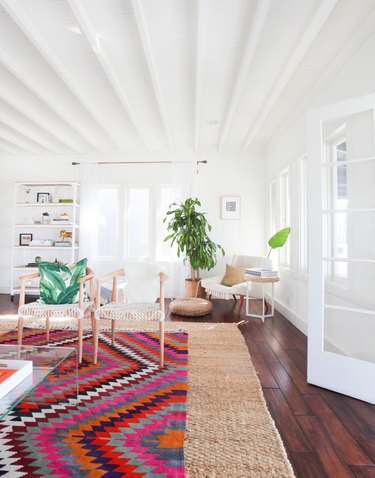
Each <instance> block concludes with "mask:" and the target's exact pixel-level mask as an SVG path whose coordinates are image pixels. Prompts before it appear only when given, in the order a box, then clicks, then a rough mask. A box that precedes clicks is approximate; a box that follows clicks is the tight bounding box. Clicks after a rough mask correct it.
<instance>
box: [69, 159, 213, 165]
mask: <svg viewBox="0 0 375 478" xmlns="http://www.w3.org/2000/svg"><path fill="white" fill-rule="evenodd" d="M189 163H196V164H207V159H202V160H200V161H97V162H96V164H189ZM80 164H81V163H77V162H75V161H73V162H72V166H78V165H80Z"/></svg>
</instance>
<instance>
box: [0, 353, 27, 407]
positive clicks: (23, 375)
mask: <svg viewBox="0 0 375 478" xmlns="http://www.w3.org/2000/svg"><path fill="white" fill-rule="evenodd" d="M32 373H33V363H32V361H31V360H0V399H1V398H3V397H4V396H5V395H6V394H7V393H9V392H11V391H12V390H13V389H14V388H15V387H17V385H19V384H20V383H21V382H23V381H24V380H26V379H28V378H29V377H30V379H31V380H32V377H31V376H32Z"/></svg>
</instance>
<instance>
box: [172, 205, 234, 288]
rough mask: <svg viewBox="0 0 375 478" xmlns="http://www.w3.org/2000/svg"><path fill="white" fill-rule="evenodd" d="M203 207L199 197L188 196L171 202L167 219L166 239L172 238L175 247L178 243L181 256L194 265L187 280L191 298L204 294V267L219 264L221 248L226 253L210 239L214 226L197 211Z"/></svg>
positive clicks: (186, 284)
mask: <svg viewBox="0 0 375 478" xmlns="http://www.w3.org/2000/svg"><path fill="white" fill-rule="evenodd" d="M200 206H201V203H200V201H199V200H198V199H197V198H195V199H193V198H188V199H186V200H185V201H184V202H181V203H179V204H177V203H173V204H171V205H170V207H169V211H168V212H167V214H166V217H165V218H164V222H166V223H167V230H168V232H169V234H168V235H167V236H166V237H165V239H164V241H171V246H173V244H176V245H177V256H178V257H180V256H181V255H184V256H185V257H184V263H186V261H187V260H188V261H189V264H190V277H189V278H187V279H186V280H185V289H186V296H187V297H199V296H201V297H202V296H203V293H204V291H203V288H202V287H200V270H201V269H206V270H210V269H212V268H213V267H214V266H215V264H216V262H217V259H216V254H217V252H218V251H220V252H221V253H222V254H223V255H224V254H225V252H224V249H223V248H222V247H221V246H220V245H219V244H216V243H215V242H214V241H212V240H211V239H210V238H209V236H208V233H209V232H210V231H211V229H212V227H211V225H210V224H209V223H208V222H207V219H206V216H205V213H203V212H200V211H197V207H200Z"/></svg>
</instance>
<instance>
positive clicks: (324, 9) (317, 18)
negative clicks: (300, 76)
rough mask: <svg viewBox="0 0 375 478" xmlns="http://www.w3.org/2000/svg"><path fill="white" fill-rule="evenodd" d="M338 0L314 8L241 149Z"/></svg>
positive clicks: (272, 104)
mask: <svg viewBox="0 0 375 478" xmlns="http://www.w3.org/2000/svg"><path fill="white" fill-rule="evenodd" d="M337 2H338V0H322V1H321V3H320V5H319V7H318V9H317V10H316V12H315V14H314V16H313V17H312V19H311V21H310V23H309V25H308V27H307V28H306V30H305V32H304V34H303V35H302V38H300V40H299V41H298V44H297V46H296V48H295V49H294V51H293V53H292V55H291V56H290V57H289V60H288V62H287V64H286V65H285V67H284V68H283V70H282V73H281V75H280V77H279V79H278V81H277V82H276V84H275V85H274V86H273V87H272V89H271V91H272V93H271V94H270V96H269V97H268V99H267V100H266V101H265V103H264V105H263V107H262V109H261V111H260V112H259V114H258V115H257V119H256V121H255V122H254V123H253V125H252V126H251V128H250V130H249V132H248V134H247V136H246V139H245V141H244V143H243V146H242V149H243V150H246V149H248V147H249V146H250V145H251V143H252V142H253V140H254V138H255V136H256V134H257V133H258V131H259V129H260V128H261V126H262V125H263V123H264V121H265V120H266V118H267V117H268V115H269V114H270V112H271V110H272V108H273V107H274V106H275V104H276V102H277V100H278V99H279V97H280V96H281V94H282V92H283V91H284V89H285V87H286V86H287V84H288V82H289V80H290V79H291V77H292V76H293V74H294V72H295V71H296V70H297V68H298V65H299V64H300V63H301V61H302V59H303V58H304V56H305V55H306V53H307V51H308V49H309V48H310V47H311V45H312V43H313V42H314V40H315V39H316V37H317V36H318V34H319V32H320V30H321V29H322V27H323V25H324V24H325V22H326V21H327V19H328V17H329V16H330V14H331V13H332V10H333V9H334V8H335V6H336V4H337Z"/></svg>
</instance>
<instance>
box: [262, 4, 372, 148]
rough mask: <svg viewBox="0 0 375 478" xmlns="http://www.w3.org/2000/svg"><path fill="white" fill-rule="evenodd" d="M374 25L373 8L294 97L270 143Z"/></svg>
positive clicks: (331, 75) (287, 127)
mask: <svg viewBox="0 0 375 478" xmlns="http://www.w3.org/2000/svg"><path fill="white" fill-rule="evenodd" d="M374 25H375V9H374V10H372V12H371V13H370V14H369V15H368V16H367V17H366V19H365V21H364V22H363V23H361V25H360V27H359V28H357V30H356V31H355V33H354V35H351V36H350V38H349V40H348V41H347V42H346V43H345V44H344V45H340V51H339V52H337V53H336V55H335V57H334V58H333V59H332V61H330V63H329V65H326V66H325V68H324V70H323V71H321V72H320V73H319V77H318V78H317V79H315V80H314V82H313V84H312V85H311V86H310V88H309V89H308V90H307V91H304V94H303V97H301V96H300V97H299V98H298V99H296V102H295V105H296V106H295V107H294V108H293V109H291V110H290V111H289V113H288V114H287V116H286V117H285V116H284V117H283V121H282V122H280V123H279V124H278V126H277V127H276V129H275V132H274V133H273V134H272V138H271V140H270V144H274V143H277V141H278V140H279V139H280V137H281V136H282V134H283V133H284V132H285V131H287V130H288V129H289V128H290V126H291V125H292V124H293V123H294V122H295V121H296V120H297V118H298V117H299V116H301V115H302V114H303V113H304V112H305V111H306V110H307V108H308V107H309V105H310V104H311V103H313V101H314V100H315V99H316V98H317V97H318V96H319V95H320V94H321V92H322V91H323V89H324V88H325V87H326V86H327V85H328V83H329V82H330V81H332V79H333V78H334V77H335V76H336V75H337V74H338V73H339V71H340V70H341V69H342V68H343V67H344V66H345V65H346V64H347V63H348V62H349V61H350V59H351V58H352V57H353V56H354V55H355V53H356V52H357V51H358V49H359V48H360V47H361V46H362V45H363V43H364V42H365V41H367V40H368V38H369V37H370V36H372V35H373V34H374Z"/></svg>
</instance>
